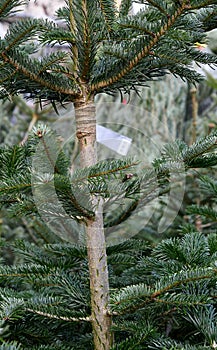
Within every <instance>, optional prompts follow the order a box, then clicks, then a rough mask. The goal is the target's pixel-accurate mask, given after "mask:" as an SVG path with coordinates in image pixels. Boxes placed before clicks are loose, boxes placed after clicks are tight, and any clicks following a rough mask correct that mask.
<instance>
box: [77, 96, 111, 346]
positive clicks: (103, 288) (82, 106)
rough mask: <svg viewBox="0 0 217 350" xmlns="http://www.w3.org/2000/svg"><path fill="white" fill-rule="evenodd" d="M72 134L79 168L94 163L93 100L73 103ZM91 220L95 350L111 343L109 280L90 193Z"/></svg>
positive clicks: (96, 201) (98, 206) (98, 209)
mask: <svg viewBox="0 0 217 350" xmlns="http://www.w3.org/2000/svg"><path fill="white" fill-rule="evenodd" d="M75 118H76V131H77V133H76V135H77V138H78V142H79V149H80V165H81V167H82V168H84V167H87V166H91V165H94V164H96V162H97V148H96V109H95V105H94V102H93V100H92V101H88V102H82V101H81V102H80V103H76V104H75ZM91 200H92V203H93V206H94V208H95V219H94V220H88V221H87V226H86V244H87V252H88V264H89V275H90V292H91V320H92V327H93V336H94V348H95V350H109V349H110V346H111V343H112V336H111V331H110V328H111V316H110V315H109V313H108V301H109V281H108V268H107V256H106V244H105V236H104V229H103V216H102V208H103V201H102V199H100V198H99V197H98V196H96V195H92V198H91Z"/></svg>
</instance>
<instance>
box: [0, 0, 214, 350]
mask: <svg viewBox="0 0 217 350" xmlns="http://www.w3.org/2000/svg"><path fill="white" fill-rule="evenodd" d="M139 2H140V3H142V1H139ZM147 3H148V7H146V8H145V9H144V11H140V12H138V13H137V14H136V15H135V16H131V15H130V14H129V11H130V7H131V5H132V1H129V0H123V1H122V2H121V7H120V10H119V11H118V10H117V7H116V6H115V2H114V1H111V0H99V1H85V0H73V1H72V0H69V1H66V5H65V7H63V8H62V9H59V10H58V12H57V18H58V20H61V21H62V22H60V23H61V24H60V25H58V24H56V23H55V22H52V21H50V20H49V21H48V20H41V19H24V20H22V21H18V22H16V21H15V23H14V24H12V25H10V27H9V29H8V32H7V33H6V35H5V37H4V38H3V39H1V40H0V65H1V70H0V86H1V90H0V95H1V97H2V98H3V99H6V98H8V99H9V100H10V98H11V95H16V94H18V93H22V94H23V95H24V97H25V98H27V99H29V98H33V99H35V100H36V101H37V102H39V104H41V106H44V102H51V104H52V105H53V106H54V108H55V109H56V110H57V107H58V103H61V104H64V103H69V102H74V103H75V106H76V104H77V105H78V100H79V103H80V104H81V105H82V103H83V104H84V105H85V104H88V102H89V101H90V100H91V99H92V100H93V98H94V97H95V95H96V94H98V93H101V92H105V93H109V94H114V93H116V92H117V91H120V92H121V93H129V94H130V92H131V91H136V92H137V91H138V88H139V87H140V86H144V85H146V84H147V82H149V81H151V80H155V79H156V78H159V77H162V76H164V75H165V74H166V73H168V72H171V73H172V74H174V75H175V76H180V77H181V78H182V79H184V80H187V81H189V82H195V81H199V80H200V78H201V77H200V75H199V74H197V73H196V72H195V71H194V70H193V69H192V66H191V63H192V61H193V60H194V61H196V62H198V63H208V64H212V63H217V59H216V56H214V55H210V54H206V53H203V52H200V51H198V50H196V48H195V46H194V44H195V42H204V41H205V31H206V30H210V29H212V28H214V27H215V25H216V15H217V5H216V1H215V0H213V1H212V0H207V1H204V0H203V1H202V0H192V1H190V2H189V1H185V0H183V1H172V0H166V1H160V0H157V1H153V0H151V1H147ZM20 4H21V2H20V1H17V0H11V1H10V0H9V1H8V0H0V17H1V18H5V17H6V16H8V15H10V14H11V12H13V11H14V7H15V6H16V5H20ZM36 39H37V40H36ZM47 45H50V46H51V47H53V48H54V50H53V51H52V50H51V53H50V54H48V55H46V56H43V57H40V59H39V58H36V54H38V53H39V52H40V51H39V50H40V48H41V47H43V46H46V47H47ZM57 45H58V46H57ZM59 45H63V46H62V47H63V49H62V50H59V47H60V46H59ZM55 48H58V49H57V50H56V51H55ZM79 106H80V105H79ZM27 112H29V113H30V116H31V117H32V115H31V112H30V110H28V111H27ZM1 142H2V141H1ZM216 145H217V133H216V131H214V132H213V133H211V134H210V135H209V136H206V137H203V138H200V139H198V140H197V141H196V142H195V143H194V144H192V145H191V146H188V145H187V144H185V143H184V142H182V141H177V142H174V143H172V144H168V145H166V146H165V147H164V148H163V149H162V152H161V157H160V158H158V159H155V161H154V162H153V164H152V167H151V168H149V169H146V167H145V166H143V162H142V161H140V162H139V160H138V159H115V160H107V161H101V162H98V163H97V164H96V165H94V166H91V167H89V168H84V169H73V171H72V169H70V166H71V164H70V159H69V157H68V156H67V155H66V154H65V153H64V152H63V147H62V144H61V140H59V139H57V137H56V135H55V133H54V132H52V131H51V130H50V129H49V128H48V127H46V126H45V125H43V124H41V125H37V126H36V127H34V128H33V130H32V133H31V134H30V135H29V137H28V140H27V141H26V142H24V143H23V144H21V145H15V146H3V147H1V148H0V164H1V167H0V204H1V208H2V209H3V210H4V211H7V212H8V213H9V214H10V215H11V217H15V218H16V219H17V218H19V217H20V218H23V217H24V216H26V217H27V220H32V219H33V220H34V230H35V227H37V225H38V228H37V232H38V233H39V234H41V237H42V240H41V241H38V240H36V241H35V240H34V239H32V241H34V243H37V244H33V243H30V242H29V243H28V242H25V241H23V240H17V241H16V242H15V243H14V244H13V250H14V251H15V252H16V254H19V255H20V256H21V260H20V262H19V261H17V262H16V264H14V265H12V266H7V264H5V261H4V260H3V259H2V261H1V265H0V319H1V326H0V342H1V345H0V348H1V349H2V350H3V349H11V350H12V349H20V350H22V349H23V350H25V349H37V350H40V349H41V350H43V349H44V350H45V349H61V350H62V349H63V350H64V349H71V350H73V349H78V350H79V349H81V350H82V349H86V350H88V349H93V348H94V344H93V338H92V327H91V321H92V320H91V317H92V316H93V314H92V313H91V312H92V310H91V303H90V294H91V293H90V286H89V282H90V281H89V280H90V276H89V271H88V257H87V249H86V245H85V234H84V231H85V225H87V222H88V220H94V218H95V215H96V213H95V208H94V206H93V204H92V201H91V195H93V194H94V195H95V196H96V195H97V196H98V198H100V197H101V198H103V199H104V213H103V214H104V227H105V234H106V236H107V239H108V242H109V244H108V246H107V254H108V264H109V279H110V304H109V310H108V311H109V313H110V314H111V315H112V316H113V325H112V329H113V332H114V339H115V341H114V345H113V350H121V349H123V350H125V349H129V350H130V349H136V350H140V349H161V350H165V349H168V350H178V349H188V350H191V349H192V350H194V349H195V350H200V349H210V348H211V349H212V348H213V349H214V348H215V347H216V327H215V325H216V321H217V320H216V272H217V270H216V254H217V236H216V232H215V231H212V230H210V231H211V232H209V235H207V236H205V235H204V234H202V232H199V229H200V228H201V227H199V225H196V227H195V226H194V225H186V226H184V227H183V228H182V230H181V231H180V235H182V237H181V238H176V237H175V238H169V239H167V240H164V241H162V242H161V243H160V244H158V245H157V246H154V247H153V246H151V245H150V244H149V243H148V242H146V241H144V240H143V241H142V240H141V241H140V240H138V239H126V237H128V233H126V232H124V234H123V236H121V237H118V240H116V241H113V240H112V239H111V237H110V234H111V229H115V228H116V226H119V225H120V224H121V223H122V222H124V221H125V220H126V219H128V218H129V217H130V216H131V215H132V213H134V212H135V211H137V212H140V210H142V209H143V207H144V206H147V205H148V204H149V203H150V202H151V201H153V200H154V199H156V198H160V200H161V199H162V200H163V199H164V195H165V194H167V193H168V192H169V191H170V190H171V187H172V186H174V185H175V183H176V182H178V181H179V179H180V176H183V174H184V175H185V174H188V173H189V172H191V171H192V172H194V171H195V169H197V171H198V169H200V168H211V167H215V166H216V164H217V154H216ZM70 170H71V171H70ZM174 175H175V181H174ZM172 180H173V181H172ZM200 181H201V183H202V185H203V189H205V190H206V196H207V198H210V196H212V200H211V201H210V202H209V205H208V206H206V207H198V206H191V207H189V209H188V213H189V215H192V216H191V217H193V215H195V214H196V215H200V217H206V218H211V220H212V222H213V221H214V222H216V217H217V214H216V208H215V205H216V181H215V180H214V179H211V178H209V177H205V176H204V177H201V179H200ZM207 198H206V199H207ZM40 216H41V217H42V218H43V220H44V222H45V223H46V224H47V226H48V227H47V228H45V225H43V226H40V223H41V221H40V219H39V217H40ZM206 224H207V223H206ZM27 226H28V223H27ZM213 227H214V228H215V225H213ZM51 228H52V229H53V231H52V230H51ZM200 231H202V230H200ZM30 232H31V230H30ZM33 237H34V236H33ZM45 241H46V242H47V244H42V243H44V242H45ZM1 248H2V249H8V248H9V245H7V244H6V243H5V242H4V240H2V242H1ZM10 249H12V247H11V246H10ZM16 256H17V255H16Z"/></svg>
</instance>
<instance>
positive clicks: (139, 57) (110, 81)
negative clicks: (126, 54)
mask: <svg viewBox="0 0 217 350" xmlns="http://www.w3.org/2000/svg"><path fill="white" fill-rule="evenodd" d="M187 8H189V6H187V5H186V3H185V2H183V4H182V6H180V8H178V9H177V11H176V12H175V13H174V14H173V15H172V16H171V17H170V18H169V19H168V20H167V22H166V23H165V24H164V25H163V26H162V27H161V29H160V30H159V32H158V33H156V34H155V37H154V38H153V39H152V40H151V41H150V42H149V44H148V45H147V46H145V47H143V49H142V50H141V51H140V52H138V53H137V54H136V55H135V56H134V58H133V59H131V60H130V61H129V62H128V64H127V66H126V65H125V67H124V68H123V69H122V70H121V71H120V72H119V73H118V74H116V75H113V76H111V77H110V78H108V80H104V81H101V82H98V83H96V84H92V86H91V91H92V92H96V91H98V90H100V89H102V88H105V87H107V86H109V85H112V84H114V83H116V82H117V81H119V80H120V79H122V78H123V77H125V76H126V75H127V74H128V73H129V72H130V71H132V69H133V68H134V67H136V66H137V65H138V63H139V62H140V61H141V60H142V59H143V58H144V57H145V56H147V55H148V54H150V51H151V49H152V48H153V47H154V46H155V45H156V44H157V43H158V42H159V40H160V39H161V37H163V36H164V35H165V34H166V33H167V31H168V30H169V29H170V28H171V27H172V26H173V25H174V23H175V22H176V20H177V19H178V18H179V17H180V16H181V15H182V14H183V12H184V11H185V10H186V9H187Z"/></svg>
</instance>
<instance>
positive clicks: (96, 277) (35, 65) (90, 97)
mask: <svg viewBox="0 0 217 350" xmlns="http://www.w3.org/2000/svg"><path fill="white" fill-rule="evenodd" d="M17 4H18V2H17V1H11V2H9V3H8V2H4V1H2V7H1V9H2V10H1V15H2V16H5V15H7V14H8V12H9V11H10V10H11V8H12V7H13V6H14V5H17ZM130 5H131V3H130V2H128V1H127V2H126V1H122V3H121V6H120V10H119V11H118V10H117V7H116V4H115V2H113V1H105V2H104V1H103V2H102V1H99V2H98V1H96V2H94V3H91V4H90V2H88V1H68V2H67V6H66V7H65V8H63V9H61V10H59V11H58V13H57V15H58V17H59V19H63V20H64V21H65V24H66V27H67V29H65V28H64V27H62V26H61V27H58V26H56V25H55V24H54V23H52V22H49V21H43V20H26V21H21V22H18V23H15V24H14V25H12V26H11V27H10V29H9V31H8V33H7V34H6V36H5V38H4V40H1V43H0V44H1V63H2V70H1V76H0V79H1V80H0V81H1V86H2V90H1V92H2V95H3V96H7V95H10V94H14V93H17V92H20V93H23V94H26V96H27V97H28V98H29V97H30V98H36V99H38V100H39V101H40V102H41V103H43V102H44V101H46V102H47V101H50V102H51V103H52V105H53V106H54V107H55V108H56V103H57V102H60V103H66V102H73V103H74V107H75V118H76V131H77V138H78V142H79V145H80V163H81V166H82V167H89V166H93V165H94V164H96V162H97V154H96V148H95V140H96V135H95V124H96V121H95V105H94V97H95V95H96V94H97V93H100V92H106V93H113V92H115V91H117V90H123V91H124V92H126V93H130V91H131V89H136V88H137V86H141V85H145V84H146V83H147V81H150V80H152V79H154V78H156V77H160V76H162V75H164V74H165V71H166V70H169V71H170V72H172V73H173V74H176V75H180V76H181V77H182V78H186V79H188V80H189V81H195V80H197V79H198V75H197V74H196V73H195V72H194V71H193V70H191V69H190V68H188V67H187V65H188V64H190V62H191V61H192V60H195V61H198V62H204V63H205V62H206V63H214V62H216V58H215V57H214V56H210V55H207V54H202V53H198V52H197V51H196V50H195V49H194V48H193V44H194V42H195V41H203V39H204V34H203V30H204V29H206V23H207V18H209V29H210V19H212V18H215V15H216V5H215V2H214V1H213V2H212V1H209V2H207V3H204V2H202V1H193V2H192V3H191V4H189V3H188V2H185V1H183V2H182V3H180V4H177V3H176V4H174V3H173V2H171V1H168V2H164V3H159V2H156V3H153V2H151V3H150V4H149V7H148V8H147V9H145V10H144V11H142V12H139V13H138V14H137V16H135V17H133V18H131V17H129V16H128V12H129V10H130ZM211 5H212V6H211ZM206 7H207V8H206ZM205 8H206V9H205ZM200 9H202V10H200ZM192 10H194V11H195V14H193V15H192ZM196 14H197V15H196ZM183 26H184V28H185V30H184V31H183ZM198 26H199V27H198ZM202 27H203V28H202ZM198 28H200V30H198ZM202 29H203V30H202ZM36 35H38V36H39V41H40V42H42V44H47V43H50V44H55V43H63V42H66V43H67V44H68V46H69V51H70V52H68V51H66V52H64V51H61V52H57V53H52V54H50V55H48V56H45V57H43V58H42V59H41V60H40V61H38V60H36V59H34V57H31V55H32V56H33V54H34V53H35V51H36V50H37V47H36V46H35V45H32V44H26V40H30V39H31V38H33V37H35V36H36ZM43 132H44V131H43V130H39V129H38V131H37V133H38V134H37V135H38V137H43V136H44V133H43ZM62 171H63V170H62ZM62 171H61V173H60V175H61V174H62V175H65V174H64V171H63V172H62ZM93 189H94V186H93ZM97 192H98V191H96V189H94V190H92V195H91V199H90V203H91V205H92V210H90V211H89V212H84V210H83V209H82V208H80V211H79V214H80V215H77V216H75V217H77V218H78V217H79V219H80V217H82V218H83V217H85V221H86V239H87V249H88V260H89V272H90V283H91V305H92V306H91V309H92V315H91V318H92V325H93V334H94V344H95V348H96V349H102V348H104V349H108V348H109V347H110V346H111V342H112V337H111V333H110V325H111V316H110V314H109V310H108V295H109V294H108V274H107V272H106V271H107V261H106V253H105V240H104V234H103V217H102V200H99V195H96V193H97ZM101 198H102V197H101ZM77 209H78V208H77ZM93 209H94V210H93ZM96 247H98V248H99V249H98V248H97V249H96Z"/></svg>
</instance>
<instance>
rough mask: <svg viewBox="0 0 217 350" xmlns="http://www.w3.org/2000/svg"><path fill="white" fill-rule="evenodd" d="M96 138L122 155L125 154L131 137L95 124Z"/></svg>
mask: <svg viewBox="0 0 217 350" xmlns="http://www.w3.org/2000/svg"><path fill="white" fill-rule="evenodd" d="M96 140H97V142H99V143H101V144H102V145H104V146H106V147H108V148H110V149H111V150H113V151H115V152H117V153H118V154H120V155H122V156H126V155H127V153H128V151H129V149H130V146H131V142H132V139H130V138H129V137H127V136H124V135H121V134H119V133H118V132H115V131H113V130H111V129H108V128H105V127H104V126H101V125H97V126H96Z"/></svg>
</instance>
